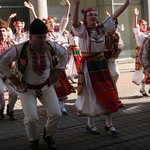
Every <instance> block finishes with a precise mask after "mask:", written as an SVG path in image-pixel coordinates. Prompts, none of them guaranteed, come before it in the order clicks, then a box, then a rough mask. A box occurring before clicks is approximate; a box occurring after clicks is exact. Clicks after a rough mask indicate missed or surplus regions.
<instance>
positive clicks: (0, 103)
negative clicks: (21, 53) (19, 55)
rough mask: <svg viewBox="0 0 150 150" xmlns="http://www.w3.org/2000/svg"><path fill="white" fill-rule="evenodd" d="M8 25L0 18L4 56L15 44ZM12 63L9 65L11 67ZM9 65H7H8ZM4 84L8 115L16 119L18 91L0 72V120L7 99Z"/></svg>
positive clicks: (0, 51) (0, 50) (0, 49)
mask: <svg viewBox="0 0 150 150" xmlns="http://www.w3.org/2000/svg"><path fill="white" fill-rule="evenodd" d="M7 29H8V26H7V23H6V22H5V21H3V20H1V19H0V57H3V56H2V55H3V53H5V51H7V49H8V48H10V47H12V46H14V43H13V42H12V40H11V39H9V38H8V31H7ZM11 65H12V64H11V63H10V64H8V66H9V67H10V68H11ZM8 66H7V67H8ZM4 86H6V89H7V90H8V94H9V98H8V104H7V116H9V117H10V119H11V120H16V119H15V118H14V111H13V110H14V106H15V103H16V101H17V97H18V93H17V92H16V90H15V89H13V87H11V86H10V85H9V84H8V82H7V77H6V76H5V75H4V74H3V73H0V120H3V119H4V108H5V100H4Z"/></svg>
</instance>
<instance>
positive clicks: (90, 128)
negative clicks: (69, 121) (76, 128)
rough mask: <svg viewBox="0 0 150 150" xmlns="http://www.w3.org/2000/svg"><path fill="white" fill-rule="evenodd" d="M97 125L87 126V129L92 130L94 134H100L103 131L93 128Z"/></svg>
mask: <svg viewBox="0 0 150 150" xmlns="http://www.w3.org/2000/svg"><path fill="white" fill-rule="evenodd" d="M94 127H95V126H92V127H89V126H88V125H87V126H86V130H88V131H90V132H91V133H92V134H96V135H100V134H101V133H100V132H99V131H98V130H93V129H94Z"/></svg>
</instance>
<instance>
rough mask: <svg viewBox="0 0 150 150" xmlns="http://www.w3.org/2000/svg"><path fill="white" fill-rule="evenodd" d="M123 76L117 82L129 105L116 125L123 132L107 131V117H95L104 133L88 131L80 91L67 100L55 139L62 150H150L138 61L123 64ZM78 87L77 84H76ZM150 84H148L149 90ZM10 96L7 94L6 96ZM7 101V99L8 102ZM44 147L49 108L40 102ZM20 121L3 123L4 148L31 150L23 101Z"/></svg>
mask: <svg viewBox="0 0 150 150" xmlns="http://www.w3.org/2000/svg"><path fill="white" fill-rule="evenodd" d="M118 66H119V69H120V73H121V74H120V78H119V81H118V83H117V87H118V93H119V98H120V100H122V102H123V103H124V104H125V106H126V108H124V109H120V110H119V111H118V112H117V113H114V114H113V124H114V126H115V127H116V128H117V129H118V131H119V132H120V134H119V135H117V136H114V135H111V134H110V133H108V132H106V131H105V130H104V126H105V117H104V116H102V117H97V118H95V121H96V126H97V128H98V129H99V130H100V132H101V135H92V134H90V133H89V132H87V131H86V130H85V127H86V122H87V118H85V117H78V116H77V115H76V112H75V110H74V108H73V104H74V101H75V99H76V94H71V95H70V96H69V99H68V100H67V101H66V103H65V104H66V108H67V110H68V113H69V114H68V115H67V116H62V118H61V121H60V124H59V128H58V131H57V133H56V134H55V136H54V140H55V142H56V144H57V147H58V150H150V97H142V96H141V94H140V92H139V89H140V87H139V86H137V85H135V84H133V83H132V82H131V81H132V76H133V73H134V63H131V62H130V63H119V64H118ZM73 85H74V86H75V87H76V84H73ZM148 89H149V87H148V85H147V86H146V90H147V91H148ZM6 97H7V95H6ZM6 102H7V101H6ZM38 113H39V129H40V137H41V140H40V149H41V150H48V148H47V145H46V144H45V143H44V142H43V139H42V132H43V126H44V124H45V121H46V112H45V109H44V108H43V107H42V106H41V105H40V103H39V102H38ZM15 116H16V118H17V121H10V120H9V118H8V117H5V119H4V120H3V121H1V122H0V150H9V149H13V150H30V149H31V148H30V145H29V141H28V138H27V136H26V132H25V128H24V125H23V112H22V109H21V104H20V100H18V101H17V103H16V105H15Z"/></svg>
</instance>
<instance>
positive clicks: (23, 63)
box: [13, 41, 58, 81]
mask: <svg viewBox="0 0 150 150" xmlns="http://www.w3.org/2000/svg"><path fill="white" fill-rule="evenodd" d="M28 49H29V41H27V42H25V43H23V44H20V45H17V46H16V50H17V54H18V59H17V60H16V68H15V70H14V71H13V72H14V74H15V76H16V77H18V78H19V79H20V81H21V80H22V77H23V74H24V73H25V71H26V68H27V66H28V52H27V51H28ZM55 49H56V48H55V44H54V43H53V42H50V41H49V42H46V53H47V55H48V58H49V60H50V65H51V66H50V68H51V70H53V69H54V68H55V66H56V65H57V64H58V61H57V57H56V53H55Z"/></svg>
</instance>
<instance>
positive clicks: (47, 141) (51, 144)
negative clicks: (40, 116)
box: [43, 128, 57, 150]
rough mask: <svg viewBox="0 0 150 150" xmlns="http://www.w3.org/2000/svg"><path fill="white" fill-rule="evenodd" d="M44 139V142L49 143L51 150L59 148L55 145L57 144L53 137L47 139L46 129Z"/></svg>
mask: <svg viewBox="0 0 150 150" xmlns="http://www.w3.org/2000/svg"><path fill="white" fill-rule="evenodd" d="M43 139H44V142H45V143H47V145H48V148H49V149H50V150H57V147H56V145H55V142H54V141H53V137H51V136H47V137H46V131H45V128H44V133H43Z"/></svg>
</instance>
